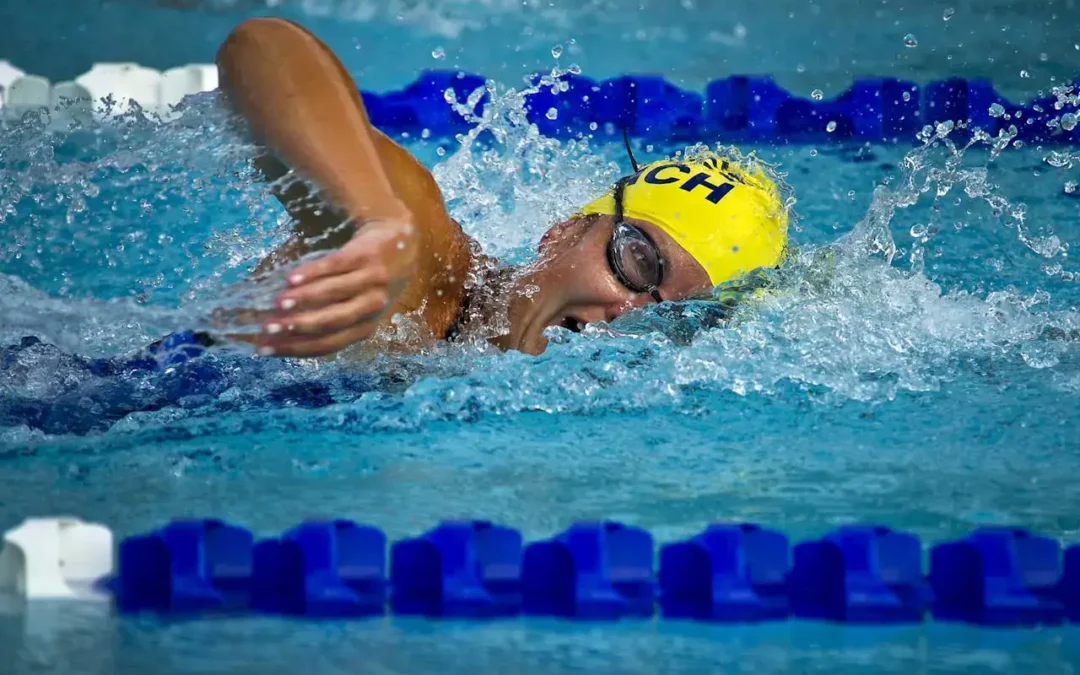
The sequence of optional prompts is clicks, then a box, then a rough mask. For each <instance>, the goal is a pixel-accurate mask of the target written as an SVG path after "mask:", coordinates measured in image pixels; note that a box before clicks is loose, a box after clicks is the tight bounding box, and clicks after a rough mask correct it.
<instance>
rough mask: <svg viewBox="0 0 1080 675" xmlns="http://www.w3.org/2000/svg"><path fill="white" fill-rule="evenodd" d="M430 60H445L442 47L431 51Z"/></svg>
mask: <svg viewBox="0 0 1080 675" xmlns="http://www.w3.org/2000/svg"><path fill="white" fill-rule="evenodd" d="M431 58H433V59H436V60H440V61H441V60H442V59H445V58H446V50H445V49H443V48H442V47H436V48H435V49H433V50H431Z"/></svg>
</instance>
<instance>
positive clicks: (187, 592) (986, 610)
mask: <svg viewBox="0 0 1080 675" xmlns="http://www.w3.org/2000/svg"><path fill="white" fill-rule="evenodd" d="M387 546H388V542H387V537H386V535H385V534H383V532H381V531H380V530H379V529H377V528H374V527H370V526H365V525H358V524H357V523H354V522H351V521H348V520H325V521H308V522H304V523H302V524H301V525H299V526H297V527H295V528H293V529H290V530H288V531H286V532H285V533H283V534H282V535H281V536H280V537H275V538H271V539H266V540H258V541H257V540H256V539H255V537H254V535H253V534H252V533H251V532H250V531H249V530H246V529H243V528H241V527H237V526H234V525H231V524H228V523H225V522H223V521H221V520H213V519H210V520H178V521H173V522H172V523H170V524H169V525H167V526H165V527H163V528H160V529H158V530H154V531H152V532H149V533H147V534H144V535H140V536H135V537H131V538H128V539H125V540H124V541H123V542H121V545H120V548H119V560H118V564H117V568H116V569H117V571H116V575H115V576H114V577H113V578H111V579H107V580H103V581H102V582H101V584H100V585H101V587H103V588H105V589H108V590H109V591H111V592H112V593H113V596H114V600H115V603H116V606H117V607H118V608H119V610H120V611H122V612H140V611H150V612H156V613H162V614H179V613H182V614H187V615H193V616H198V615H203V614H221V613H237V614H267V613H269V614H277V615H291V616H306V617H361V616H376V615H383V614H385V613H387V612H388V611H389V612H390V613H393V614H397V615H421V616H429V617H465V618H493V617H510V616H557V617H565V618H572V619H585V620H588V619H618V618H633V617H639V618H640V617H651V616H653V615H654V614H655V613H657V612H659V614H660V616H661V617H664V618H666V619H690V620H701V621H713V622H739V623H743V622H760V621H775V620H785V619H789V618H801V619H817V620H827V621H836V622H845V623H864V624H882V623H916V622H921V621H923V620H925V619H927V618H929V617H932V618H934V619H937V620H943V621H961V622H968V623H975V624H985V625H995V626H1033V625H1058V624H1062V623H1065V622H1073V623H1080V545H1074V546H1072V547H1071V548H1069V549H1068V550H1066V551H1065V552H1064V554H1063V553H1062V550H1061V549H1062V547H1061V545H1060V544H1059V542H1058V541H1057V540H1055V539H1051V538H1049V537H1043V536H1039V535H1035V534H1032V533H1030V532H1028V531H1027V530H1023V529H1009V528H982V529H978V530H975V531H974V532H972V533H971V534H969V535H968V536H966V537H965V538H963V539H960V540H958V541H952V542H947V543H942V544H938V545H936V546H934V547H933V549H932V550H931V552H930V557H929V568H928V570H924V568H923V551H922V546H921V543H920V541H919V539H918V538H917V537H915V536H914V535H911V534H908V533H904V532H898V531H895V530H892V529H890V528H888V527H874V526H849V527H842V528H840V529H837V530H835V531H833V532H831V533H829V534H827V535H826V536H824V537H822V538H821V539H816V540H812V541H805V542H802V543H799V544H797V545H796V546H794V547H793V548H792V547H791V546H790V545H789V541H788V537H787V536H785V535H784V534H782V533H780V532H776V531H773V530H769V529H765V528H762V527H760V526H757V525H752V524H715V525H712V526H710V527H708V528H707V529H706V530H705V531H704V532H702V533H700V534H698V535H697V536H695V537H693V538H691V539H688V540H686V541H680V542H675V543H671V544H666V545H663V546H661V547H660V550H659V569H658V571H654V563H655V560H656V549H655V547H654V542H653V537H652V535H651V534H649V533H648V532H647V531H646V530H644V529H641V528H637V527H630V526H626V525H622V524H620V523H616V522H581V523H577V524H575V525H573V526H572V527H570V528H569V529H567V530H566V531H564V532H562V533H560V534H558V535H556V536H555V537H552V538H551V539H548V540H543V541H537V542H531V543H525V542H524V540H523V538H522V535H521V533H520V532H519V531H517V530H514V529H511V528H507V527H501V526H498V525H494V524H492V523H490V522H487V521H446V522H443V523H442V524H440V525H439V526H438V527H436V528H435V529H432V530H430V531H428V532H426V533H424V534H422V535H420V536H418V537H416V538H411V539H405V540H402V541H397V542H394V543H393V544H391V545H390V550H389V569H387Z"/></svg>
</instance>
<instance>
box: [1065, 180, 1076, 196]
mask: <svg viewBox="0 0 1080 675" xmlns="http://www.w3.org/2000/svg"><path fill="white" fill-rule="evenodd" d="M1076 187H1077V185H1076V183H1074V182H1072V181H1069V182H1067V183H1065V194H1067V195H1071V194H1072V193H1074V192H1076Z"/></svg>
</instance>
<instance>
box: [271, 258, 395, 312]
mask: <svg viewBox="0 0 1080 675" xmlns="http://www.w3.org/2000/svg"><path fill="white" fill-rule="evenodd" d="M389 283H390V275H389V272H387V270H386V267H384V266H383V265H381V264H374V265H370V266H368V267H363V268H361V269H358V270H355V271H353V272H347V273H345V274H339V275H337V276H332V277H325V278H321V279H316V280H314V281H310V282H308V283H306V284H303V285H302V286H298V287H296V288H290V289H289V290H287V291H285V292H284V293H282V294H281V296H280V297H279V298H278V299H277V306H278V309H279V310H281V311H283V312H300V311H304V310H309V309H316V308H319V307H325V306H327V305H330V304H333V303H337V302H343V301H345V300H348V299H350V298H355V297H356V296H358V295H360V294H362V293H366V292H368V291H371V290H376V289H382V290H384V291H385V290H386V288H387V286H388V284H389ZM263 318H264V319H266V318H267V317H263ZM269 318H270V320H281V321H288V319H289V317H288V316H275V317H269Z"/></svg>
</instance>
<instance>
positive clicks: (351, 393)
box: [0, 62, 1080, 673]
mask: <svg viewBox="0 0 1080 675" xmlns="http://www.w3.org/2000/svg"><path fill="white" fill-rule="evenodd" d="M564 65H565V64H564ZM551 66H552V63H550V62H549V63H547V64H546V67H547V68H550V67H551ZM586 74H592V73H590V72H589V71H588V70H587V71H586ZM515 79H516V78H513V77H511V78H506V79H505V80H504V81H503V82H504V84H503V85H500V92H501V93H500V94H499V96H498V100H497V101H496V103H495V104H494V105H492V106H489V114H488V117H487V118H486V119H485V120H484V121H483V122H482V123H481V126H482V127H483V128H488V129H491V130H494V131H495V132H497V133H495V134H493V135H487V134H485V135H483V136H481V138H483V139H487V140H486V141H485V142H483V143H482V142H481V141H478V140H474V138H473V136H471V135H470V136H467V137H465V138H463V139H461V140H455V139H434V138H429V139H423V138H408V139H402V140H403V142H405V143H406V144H407V145H408V147H409V148H410V149H411V150H413V151H414V152H416V154H417V155H418V156H420V157H421V158H422V159H423V160H424V161H425V162H426V163H427V164H428V165H429V166H432V167H434V170H435V173H436V177H437V178H438V180H439V182H440V185H441V186H442V188H443V190H444V192H445V194H446V195H447V197H448V199H449V201H450V204H451V208H452V210H453V212H454V215H455V216H456V217H458V218H459V219H460V220H461V221H462V222H463V224H464V225H465V227H466V229H467V230H468V231H469V232H470V233H472V234H473V235H474V236H476V237H477V238H478V239H479V240H480V241H481V242H482V243H483V244H484V245H485V247H486V248H487V249H488V250H489V251H492V252H495V253H498V254H500V255H502V256H504V257H506V258H508V259H510V260H513V261H519V262H524V261H527V260H529V259H530V257H531V255H532V250H533V247H534V246H535V242H536V241H537V239H538V238H539V236H540V234H541V233H542V232H543V231H544V230H545V229H546V227H547V226H548V225H549V224H550V223H551V222H555V220H556V219H557V218H560V217H565V216H566V215H568V214H569V213H571V212H572V210H573V209H574V207H575V206H577V205H579V204H580V203H582V202H583V201H585V200H586V199H587V198H588V197H590V196H592V195H594V194H595V193H597V192H598V191H600V190H602V189H603V188H604V187H605V186H606V185H607V184H609V183H610V181H611V180H612V179H613V178H614V177H616V176H617V175H619V174H620V172H624V171H626V161H625V159H624V157H623V156H622V154H621V149H620V148H618V147H616V146H613V145H599V146H595V145H592V144H588V143H581V142H575V143H569V142H555V141H552V140H548V139H543V138H540V137H537V136H536V135H535V134H533V133H531V132H530V130H529V129H528V128H527V127H524V126H521V125H519V124H518V123H516V122H515V119H516V116H515V115H514V114H512V113H514V112H515V111H519V110H520V105H521V103H520V97H519V96H518V95H516V94H511V93H509V92H507V91H506V87H507V86H514V82H515ZM1042 83H1043V84H1042V85H1040V86H1047V79H1043V80H1042ZM64 124H65V123H62V122H61V121H60V120H59V119H24V120H23V121H22V122H20V123H18V124H14V125H10V126H8V127H7V128H5V129H4V133H3V135H2V140H0V228H2V232H3V233H4V235H5V236H4V237H3V239H2V240H0V529H6V528H8V527H10V526H13V525H15V524H16V523H17V522H19V521H20V520H21V519H22V518H23V517H26V516H28V515H34V514H56V513H72V514H77V515H79V516H81V517H83V518H87V519H91V520H96V521H100V522H105V523H108V524H109V525H110V526H111V527H113V529H114V530H115V531H116V533H117V534H118V535H119V536H125V535H130V534H134V533H136V532H140V531H144V530H146V529H149V528H151V527H155V526H157V525H160V524H162V523H163V522H164V521H165V520H166V519H168V518H170V517H173V516H184V515H191V516H206V515H214V516H220V517H224V518H226V519H229V520H232V521H234V522H237V523H239V524H243V525H245V526H248V527H250V528H252V529H254V530H256V532H257V533H259V534H270V533H273V532H277V531H280V530H283V529H285V528H287V527H289V526H291V525H292V524H295V523H296V522H298V521H299V520H301V519H303V518H306V517H311V516H322V515H332V516H336V517H347V518H352V519H355V520H358V521H361V522H369V523H372V524H375V525H378V526H380V527H382V528H384V529H385V530H386V531H387V533H388V534H389V535H390V536H391V537H402V536H405V535H412V534H416V533H418V532H419V531H421V530H423V529H425V528H427V527H429V526H430V525H432V524H433V523H435V522H436V521H437V520H439V519H441V518H445V517H454V516H467V517H484V518H490V519H493V520H497V521H501V522H503V523H506V524H508V525H512V526H514V527H518V528H521V529H522V530H523V531H524V533H525V535H526V536H527V537H530V538H535V537H540V536H544V535H548V534H550V533H552V532H554V531H556V530H558V529H560V528H562V527H565V526H567V525H568V524H569V523H570V522H571V521H573V520H575V519H583V518H614V519H618V520H622V521H625V522H628V523H633V524H637V525H641V526H644V527H647V528H649V529H650V531H652V532H653V534H654V535H655V536H656V538H657V539H658V540H659V541H670V540H672V539H675V538H677V537H682V536H686V535H689V534H692V533H694V532H695V531H697V530H699V529H700V528H702V527H703V526H704V525H705V524H707V523H708V522H710V521H712V520H718V519H722V520H750V521H755V522H759V523H762V524H765V525H769V526H771V527H775V528H779V529H782V530H784V531H786V532H787V533H788V534H789V535H791V536H792V538H794V539H799V538H803V537H808V536H813V535H817V534H821V533H823V532H825V531H827V530H828V529H830V528H832V527H835V526H837V525H839V524H843V523H850V522H873V523H881V524H885V525H889V526H892V527H895V528H900V529H905V530H909V531H912V532H914V533H916V534H918V535H919V536H921V537H923V538H924V540H925V541H927V542H938V541H942V540H945V539H948V538H950V537H956V536H960V535H962V534H963V533H965V532H967V531H969V530H970V529H972V528H973V527H976V526H978V525H981V524H991V523H993V524H1010V525H1017V526H1023V527H1028V528H1031V529H1034V530H1037V531H1039V532H1041V533H1043V534H1047V535H1051V536H1055V537H1059V538H1061V539H1062V540H1064V541H1065V542H1070V543H1072V542H1077V541H1080V486H1078V484H1077V482H1076V480H1075V478H1074V477H1075V476H1076V475H1078V473H1080V442H1078V441H1077V434H1076V430H1075V426H1076V421H1077V416H1076V411H1077V404H1078V400H1080V314H1078V312H1077V305H1078V302H1080V286H1078V283H1077V279H1078V277H1077V276H1076V275H1077V274H1078V273H1080V268H1078V267H1077V264H1076V262H1075V260H1074V259H1073V258H1072V257H1071V256H1070V255H1069V253H1070V252H1071V251H1070V250H1069V247H1070V245H1074V244H1075V243H1076V242H1077V241H1078V240H1080V232H1078V230H1077V215H1078V213H1080V208H1078V207H1080V202H1078V201H1077V197H1078V195H1080V191H1077V190H1076V188H1075V187H1074V184H1075V182H1076V181H1077V180H1078V178H1077V173H1076V168H1075V166H1074V164H1075V162H1076V161H1077V160H1078V159H1080V157H1077V156H1076V155H1075V151H1074V150H1069V149H1067V148H1040V147H1031V146H1026V147H1015V145H1009V146H1008V147H1003V146H1002V147H998V148H997V149H993V150H992V149H991V146H992V145H993V144H992V143H990V142H978V143H976V144H975V145H974V146H973V147H971V148H970V149H967V150H963V149H962V148H963V145H964V144H963V143H962V142H961V141H960V140H959V139H958V138H956V134H955V132H954V133H950V134H945V133H944V132H945V130H944V129H943V130H942V132H941V135H939V136H936V137H933V138H931V137H925V138H924V140H925V141H926V143H925V144H924V143H923V142H920V141H918V140H916V139H912V145H911V146H906V147H888V148H882V147H863V146H839V145H830V146H820V147H811V146H797V147H787V148H771V147H759V148H743V150H744V151H750V150H752V149H753V150H756V151H757V152H758V154H759V155H760V156H761V157H763V158H765V159H768V160H769V161H772V162H775V163H776V164H777V169H776V170H777V172H778V175H779V176H780V177H781V178H782V179H783V181H784V182H785V183H786V184H787V185H788V186H790V188H791V190H792V191H793V194H794V195H795V197H796V199H797V202H796V204H795V212H796V216H797V220H796V223H797V225H796V230H795V231H794V232H793V238H794V240H795V242H796V243H797V244H798V245H799V254H798V256H797V258H796V261H795V262H794V263H793V264H792V265H791V266H790V267H789V268H788V269H787V270H785V271H784V272H783V273H782V274H781V275H780V276H779V277H778V278H777V280H776V282H777V283H776V285H777V287H778V289H779V290H778V291H777V292H776V293H775V294H773V295H771V296H769V297H767V298H765V299H763V300H762V301H760V302H756V303H752V304H748V305H746V306H744V307H742V308H740V310H739V311H738V312H737V313H736V315H735V316H734V317H733V318H732V319H731V320H730V321H722V320H720V318H718V317H717V316H716V313H715V311H713V310H711V309H710V307H709V306H708V305H707V304H701V303H698V304H688V305H684V306H670V305H669V306H664V307H661V308H659V309H649V310H646V311H644V312H641V313H639V314H635V315H630V316H627V317H624V318H623V319H621V320H620V321H618V322H616V323H615V324H612V325H611V326H596V327H590V328H589V329H587V330H586V331H585V332H583V333H582V334H569V333H565V332H562V331H560V330H554V331H553V334H552V335H553V338H554V339H553V345H552V346H551V347H550V348H549V349H548V351H547V352H546V353H545V354H544V355H542V356H539V357H529V356H523V355H521V354H515V353H511V354H501V353H497V352H494V351H491V350H489V349H486V348H484V347H482V346H477V345H471V346H455V347H440V348H438V349H433V350H431V351H429V352H427V353H424V354H421V355H418V356H410V357H402V356H388V357H382V358H380V359H378V360H377V361H375V362H362V361H361V362H356V361H343V360H339V361H336V362H323V363H308V362H286V361H278V360H267V359H259V358H256V357H254V356H251V355H249V354H246V353H234V352H226V353H220V354H212V355H210V356H208V357H205V358H204V359H201V360H199V361H196V362H194V363H192V364H189V365H186V366H182V367H180V368H178V369H176V370H175V371H173V372H167V373H150V372H128V373H119V374H118V373H111V374H110V373H104V374H102V373H101V372H100V371H99V372H98V373H95V372H93V371H92V370H91V369H90V366H89V365H88V364H90V363H91V362H92V361H93V360H94V359H116V360H118V362H119V361H122V360H123V359H124V358H125V357H126V356H127V355H130V354H133V353H136V352H138V351H139V350H140V349H141V348H142V347H143V346H144V345H145V344H147V343H148V342H149V341H150V340H152V339H154V338H156V337H158V336H160V335H162V334H164V333H167V332H169V331H173V330H180V329H186V328H191V327H197V326H199V325H201V324H203V323H204V322H205V321H206V315H207V313H208V312H209V311H210V310H212V309H213V308H214V307H218V306H229V305H238V304H245V303H256V304H258V303H260V302H265V301H266V299H267V298H268V297H269V296H270V295H271V291H272V289H271V288H270V287H252V286H246V285H243V284H240V285H237V283H238V282H239V281H240V280H242V279H243V278H244V277H245V274H246V272H247V271H248V270H249V269H250V268H251V267H252V266H253V265H254V264H255V263H256V262H257V261H258V260H259V259H260V258H261V257H262V256H263V255H264V254H265V253H266V252H267V251H269V250H270V249H271V248H272V247H273V246H274V245H276V244H277V243H279V242H280V241H281V240H282V239H283V238H284V236H285V233H286V230H287V221H286V219H285V217H284V215H283V213H282V211H281V209H280V208H279V207H278V206H277V204H276V203H275V202H274V201H273V200H272V199H271V198H270V197H269V196H268V194H267V191H266V188H265V186H262V185H260V184H258V183H256V182H254V180H253V177H252V173H251V171H250V168H249V167H248V165H247V160H248V159H249V157H250V148H248V147H247V146H245V144H244V143H243V142H242V141H241V140H240V138H239V137H238V136H236V135H234V134H233V132H232V131H231V127H230V124H229V120H227V119H226V117H225V116H224V115H223V114H222V113H221V112H220V111H219V110H218V109H217V105H216V99H215V97H214V96H213V95H210V96H204V97H200V98H198V99H195V100H191V101H189V102H188V105H187V109H186V111H185V112H184V114H183V115H182V116H181V117H180V118H179V119H178V120H175V121H172V122H168V123H162V122H158V121H155V120H147V119H144V118H142V117H140V116H138V115H137V114H129V115H127V116H124V117H120V118H117V119H112V120H109V121H107V122H104V123H102V124H96V123H85V124H83V125H82V126H80V125H76V126H75V127H74V128H68V127H66V126H64ZM493 138H494V139H497V140H494V141H493V140H492V139H493ZM954 141H955V143H957V144H959V145H953V142H954ZM680 149H682V148H680V147H659V146H656V147H640V148H639V149H638V151H639V152H640V154H641V157H640V158H641V159H647V158H652V157H658V156H660V155H662V154H666V153H669V152H672V151H675V150H680ZM271 286H272V284H271ZM402 331H403V332H405V333H406V334H407V332H408V327H407V325H403V326H402ZM27 336H31V337H33V338H36V340H37V341H34V340H31V341H25V342H24V338H26V337H27ZM199 369H201V370H199ZM197 370H198V372H196V371H197ZM196 375H199V377H201V378H202V379H196V377H195V376H196ZM193 382H194V383H195V384H192V383H193ZM207 383H209V384H207ZM1076 630H1077V629H1075V628H1068V629H1054V630H1038V631H1009V632H1002V631H987V630H979V629H974V628H967V627H955V626H953V627H944V626H939V625H936V624H932V623H931V624H927V625H924V626H917V627H909V628H903V629H895V630H888V631H886V630H878V629H845V628H842V627H832V626H822V625H817V624H808V623H802V622H791V623H785V624H780V625H771V626H759V627H734V628H733V627H709V626H698V625H692V624H679V623H669V622H662V623H660V622H640V623H636V622H628V623H621V624H618V625H590V626H579V625H573V624H567V623H560V622H539V621H511V622H497V623H483V624H464V623H454V622H450V623H427V622H415V621H402V620H398V619H394V620H379V621H367V622H358V623H319V624H307V623H302V622H300V623H298V622H288V621H276V620H269V619H254V620H227V621H226V620H215V621H206V622H179V623H173V622H158V621H153V620H148V619H117V618H115V617H112V616H111V614H109V613H108V611H107V610H101V609H94V608H92V607H89V608H81V609H79V610H77V611H74V610H72V609H70V608H63V607H60V608H50V607H49V606H45V605H42V606H35V607H33V608H29V609H28V608H24V607H22V606H21V605H20V604H19V603H17V602H12V601H10V599H9V600H8V601H6V602H5V603H3V604H2V605H0V653H3V654H15V658H14V661H8V662H6V663H5V667H8V665H9V664H13V666H10V667H11V672H15V673H24V672H80V673H91V672H101V673H106V672H119V673H142V672H146V671H147V670H151V669H152V670H153V671H154V672H162V673H171V672H177V673H179V672H199V673H211V672H260V673H265V672H293V671H295V670H296V668H298V667H299V666H298V665H297V664H300V663H303V664H306V665H311V664H318V665H317V668H318V670H319V672H339V671H340V672H356V671H357V670H361V671H362V672H373V673H379V672H387V673H418V672H432V671H436V670H438V671H442V672H464V671H466V670H469V671H476V670H478V669H482V670H484V671H490V672H512V671H519V672H523V673H532V672H560V673H561V672H581V671H589V672H612V673H616V672H617V673H636V672H702V671H704V670H718V671H721V672H729V671H730V672H742V671H753V672H792V673H795V672H799V673H802V672H855V671H860V670H862V671H865V670H872V671H874V672H893V671H896V672H900V671H904V672H910V671H912V670H915V672H1039V673H1044V672H1045V673H1070V672H1075V669H1076V666H1077V663H1078V659H1080V656H1078V654H1077V653H1076V651H1075V647H1072V646H1070V645H1075V644H1077V643H1080V641H1078V640H1077V639H1076V638H1077V633H1076ZM267 645H273V647H272V648H270V647H267ZM3 672H8V671H3Z"/></svg>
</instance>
